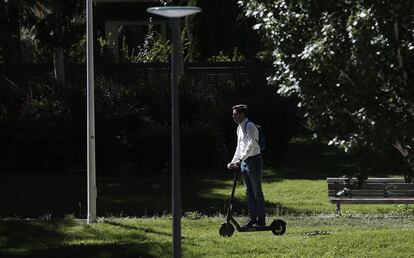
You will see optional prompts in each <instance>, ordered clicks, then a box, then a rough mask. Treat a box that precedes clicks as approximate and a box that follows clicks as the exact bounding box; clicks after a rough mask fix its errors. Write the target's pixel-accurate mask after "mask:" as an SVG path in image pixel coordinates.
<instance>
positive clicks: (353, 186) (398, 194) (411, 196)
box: [326, 177, 414, 214]
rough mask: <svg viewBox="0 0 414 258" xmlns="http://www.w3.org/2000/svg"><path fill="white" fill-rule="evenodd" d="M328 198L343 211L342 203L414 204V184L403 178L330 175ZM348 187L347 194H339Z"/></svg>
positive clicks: (339, 210) (338, 209)
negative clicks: (363, 177) (364, 178)
mask: <svg viewBox="0 0 414 258" xmlns="http://www.w3.org/2000/svg"><path fill="white" fill-rule="evenodd" d="M326 181H327V183H328V200H329V201H330V202H331V203H333V204H336V205H337V212H338V213H339V214H340V213H341V204H414V184H412V183H407V182H405V180H404V179H403V178H368V179H366V180H362V181H359V180H358V179H357V178H350V179H349V178H344V177H339V178H338V177H328V178H327V179H326ZM345 188H346V189H347V195H345V196H339V197H338V196H337V194H338V193H340V192H341V191H344V189H345Z"/></svg>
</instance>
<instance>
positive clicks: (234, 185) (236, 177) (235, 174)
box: [227, 169, 240, 222]
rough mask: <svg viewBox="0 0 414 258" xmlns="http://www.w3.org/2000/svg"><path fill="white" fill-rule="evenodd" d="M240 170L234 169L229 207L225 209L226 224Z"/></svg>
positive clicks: (230, 211)
mask: <svg viewBox="0 0 414 258" xmlns="http://www.w3.org/2000/svg"><path fill="white" fill-rule="evenodd" d="M239 173H240V169H236V171H235V172H234V179H233V189H232V191H231V196H230V201H229V206H228V208H227V222H228V221H229V219H230V217H231V213H232V209H233V199H234V192H235V190H236V184H237V179H238V177H239Z"/></svg>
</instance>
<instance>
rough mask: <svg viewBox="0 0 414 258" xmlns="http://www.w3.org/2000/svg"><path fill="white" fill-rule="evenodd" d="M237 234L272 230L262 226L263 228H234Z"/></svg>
mask: <svg viewBox="0 0 414 258" xmlns="http://www.w3.org/2000/svg"><path fill="white" fill-rule="evenodd" d="M236 229H237V231H239V232H255V231H268V230H272V229H271V228H270V226H264V227H260V226H259V227H239V228H236Z"/></svg>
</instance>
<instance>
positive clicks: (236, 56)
mask: <svg viewBox="0 0 414 258" xmlns="http://www.w3.org/2000/svg"><path fill="white" fill-rule="evenodd" d="M245 59H246V57H245V56H244V55H243V54H242V53H240V51H239V49H238V48H237V47H235V48H234V49H233V53H232V55H225V54H224V53H223V51H220V52H219V53H218V55H214V56H212V57H210V58H208V59H207V61H209V62H241V61H245Z"/></svg>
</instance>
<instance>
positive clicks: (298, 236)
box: [0, 140, 414, 258]
mask: <svg viewBox="0 0 414 258" xmlns="http://www.w3.org/2000/svg"><path fill="white" fill-rule="evenodd" d="M354 170H355V164H353V162H352V157H351V156H347V155H343V154H340V153H338V152H335V151H334V150H333V149H331V148H329V147H327V146H326V145H322V144H319V143H316V144H315V143H310V142H308V141H301V140H298V141H295V142H294V143H293V144H292V146H291V147H290V148H289V149H288V150H287V152H286V157H285V158H284V161H283V163H281V164H280V165H279V166H278V167H276V168H269V169H267V170H266V171H264V178H263V190H264V194H265V198H266V206H267V212H268V222H271V220H272V219H274V218H282V219H283V220H285V221H286V222H287V232H286V234H285V235H283V236H274V235H272V234H271V233H270V232H255V233H237V232H236V233H235V234H234V235H233V237H231V238H223V237H221V236H219V234H218V229H219V227H220V225H221V223H222V222H223V221H224V217H223V215H222V214H223V213H224V211H225V208H226V203H227V199H228V198H229V195H230V190H231V186H232V174H231V173H228V172H226V173H222V174H217V173H212V174H208V175H193V174H192V173H188V174H186V175H183V177H182V189H183V192H182V197H183V202H182V205H183V212H184V218H183V220H182V235H183V239H182V246H183V257H411V256H412V253H414V248H413V247H412V243H413V241H414V239H413V238H414V212H413V207H412V206H407V205H343V207H342V211H343V216H341V217H338V216H336V215H335V214H334V212H335V206H334V205H332V204H330V203H329V202H328V199H327V185H326V182H325V178H326V177H327V176H338V175H342V174H352V173H353V171H354ZM98 174H99V171H98ZM97 185H98V200H97V208H98V216H99V223H97V224H93V225H87V224H85V223H83V222H82V221H81V220H78V219H76V218H85V217H86V175H84V176H79V175H69V174H67V175H54V174H34V173H3V176H2V180H0V218H3V219H2V220H0V257H77V258H82V257H171V237H172V235H171V223H172V221H171V218H170V215H168V214H170V206H171V203H170V202H171V201H170V200H171V195H170V191H171V188H170V187H171V181H170V178H169V176H165V175H164V176H151V177H150V176H146V177H137V178H122V177H102V176H99V175H98V179H97ZM234 211H235V213H236V215H237V218H238V220H239V221H240V222H243V221H244V220H245V219H246V217H245V215H246V205H245V196H244V189H243V186H242V183H241V181H240V182H239V185H238V188H237V190H236V200H235V203H234ZM68 214H69V216H68ZM126 216H129V217H130V218H126ZM131 217H132V218H131ZM25 218H31V219H25Z"/></svg>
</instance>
